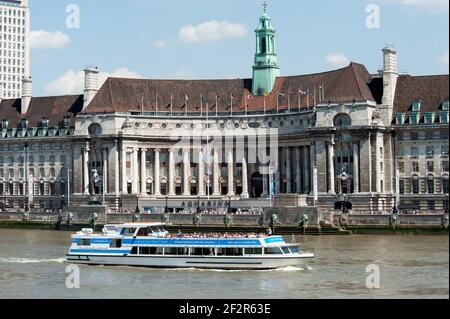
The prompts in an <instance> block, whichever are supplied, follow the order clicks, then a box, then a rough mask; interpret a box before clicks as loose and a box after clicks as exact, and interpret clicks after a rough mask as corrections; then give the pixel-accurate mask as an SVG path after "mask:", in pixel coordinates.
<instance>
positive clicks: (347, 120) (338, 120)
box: [334, 114, 352, 127]
mask: <svg viewBox="0 0 450 319" xmlns="http://www.w3.org/2000/svg"><path fill="white" fill-rule="evenodd" d="M334 126H335V127H348V126H352V118H351V117H350V116H349V115H347V114H338V115H336V117H335V118H334Z"/></svg>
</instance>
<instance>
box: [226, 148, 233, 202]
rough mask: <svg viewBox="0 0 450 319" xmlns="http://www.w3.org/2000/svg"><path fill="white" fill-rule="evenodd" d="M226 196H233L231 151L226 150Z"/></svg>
mask: <svg viewBox="0 0 450 319" xmlns="http://www.w3.org/2000/svg"><path fill="white" fill-rule="evenodd" d="M227 163H228V196H234V195H235V194H234V163H233V150H232V149H230V150H228V159H227Z"/></svg>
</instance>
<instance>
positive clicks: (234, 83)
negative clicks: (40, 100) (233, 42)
mask: <svg viewBox="0 0 450 319" xmlns="http://www.w3.org/2000/svg"><path fill="white" fill-rule="evenodd" d="M372 82H373V80H372V78H371V76H370V74H369V73H368V71H367V69H366V68H365V66H364V65H361V64H357V63H351V64H350V65H349V66H347V67H345V68H342V69H339V70H334V71H330V72H324V73H317V74H309V75H300V76H288V77H278V78H277V80H276V82H275V85H274V89H273V91H272V93H271V94H270V95H268V96H267V97H266V98H264V97H263V96H253V95H252V80H251V79H234V80H148V79H124V78H108V79H107V80H106V82H105V83H104V84H103V86H102V87H101V88H100V90H99V92H98V94H97V95H96V96H95V98H94V99H93V100H92V102H91V103H90V104H89V105H88V107H87V108H86V110H85V111H84V112H83V113H112V112H122V113H127V112H130V111H133V110H134V111H140V110H142V109H143V110H144V111H146V112H155V111H156V99H157V96H158V112H168V111H170V105H171V96H172V97H173V99H172V101H173V104H172V110H173V112H185V111H186V97H187V104H188V112H200V105H201V104H202V103H201V97H202V96H203V111H205V110H206V105H207V104H208V107H209V109H210V110H211V111H214V112H215V109H216V96H218V97H219V99H218V103H217V104H218V105H217V109H218V111H219V112H230V110H231V100H232V96H233V110H234V111H235V112H238V111H241V110H244V109H245V105H246V104H247V106H248V110H250V111H262V110H263V109H264V99H265V100H266V101H265V103H266V110H268V111H270V110H275V109H276V108H277V93H281V94H283V96H282V95H280V96H279V108H280V110H282V109H287V108H288V104H289V103H288V95H289V100H290V103H291V107H292V108H295V107H297V106H298V96H299V94H298V92H299V90H300V91H303V92H307V91H308V92H309V105H310V106H313V105H314V100H315V99H314V91H316V101H317V102H318V96H319V86H322V85H323V87H324V92H325V93H324V94H325V101H326V102H331V103H339V102H348V101H357V102H358V101H359V102H360V101H368V100H370V101H377V100H378V98H377V97H375V96H374V95H375V94H373V93H372V88H371V84H372ZM289 93H290V94H289ZM300 98H301V106H302V107H305V106H306V105H307V104H308V103H307V96H306V95H302V96H301V97H300Z"/></svg>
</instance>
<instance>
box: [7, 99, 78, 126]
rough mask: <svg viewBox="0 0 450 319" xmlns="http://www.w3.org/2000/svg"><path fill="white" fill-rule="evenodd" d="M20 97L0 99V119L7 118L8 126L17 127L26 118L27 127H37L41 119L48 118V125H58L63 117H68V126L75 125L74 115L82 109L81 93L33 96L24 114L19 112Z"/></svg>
mask: <svg viewBox="0 0 450 319" xmlns="http://www.w3.org/2000/svg"><path fill="white" fill-rule="evenodd" d="M20 106H21V99H8V100H1V102H0V120H3V119H7V120H9V125H8V127H9V128H17V127H19V125H20V123H21V120H22V119H24V118H28V120H29V122H28V126H29V127H39V126H40V123H41V120H42V119H43V118H45V117H47V118H48V119H49V127H58V126H60V125H61V123H62V122H63V120H64V117H68V118H70V126H74V125H75V116H76V115H77V114H78V113H80V112H81V111H82V109H83V95H64V96H50V97H34V98H32V99H31V102H30V106H29V107H28V110H27V113H26V114H20Z"/></svg>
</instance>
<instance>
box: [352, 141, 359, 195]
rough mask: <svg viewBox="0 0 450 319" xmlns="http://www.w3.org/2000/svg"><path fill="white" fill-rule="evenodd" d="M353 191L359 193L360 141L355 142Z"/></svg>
mask: <svg viewBox="0 0 450 319" xmlns="http://www.w3.org/2000/svg"><path fill="white" fill-rule="evenodd" d="M353 192H354V193H359V149H358V143H353Z"/></svg>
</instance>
